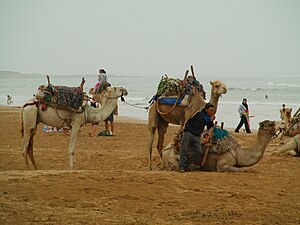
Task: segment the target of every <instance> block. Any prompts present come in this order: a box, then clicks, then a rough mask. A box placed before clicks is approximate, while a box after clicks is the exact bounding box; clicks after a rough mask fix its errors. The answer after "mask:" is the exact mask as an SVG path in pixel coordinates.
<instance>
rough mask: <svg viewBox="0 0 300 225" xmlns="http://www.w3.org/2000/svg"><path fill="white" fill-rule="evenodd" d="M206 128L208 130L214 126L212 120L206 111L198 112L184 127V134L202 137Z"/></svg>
mask: <svg viewBox="0 0 300 225" xmlns="http://www.w3.org/2000/svg"><path fill="white" fill-rule="evenodd" d="M205 126H206V127H207V129H209V128H211V127H213V126H214V124H213V122H212V121H211V118H210V117H209V116H208V115H207V113H206V112H205V110H204V109H203V110H201V111H198V112H197V113H196V114H195V115H194V116H193V117H192V118H190V119H189V120H188V121H187V122H186V124H185V127H184V132H190V133H191V134H193V135H195V136H197V137H200V135H201V134H202V132H203V130H204V128H205Z"/></svg>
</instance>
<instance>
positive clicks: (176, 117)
mask: <svg viewBox="0 0 300 225" xmlns="http://www.w3.org/2000/svg"><path fill="white" fill-rule="evenodd" d="M210 84H211V96H210V103H211V104H213V105H214V106H215V108H216V110H217V107H218V102H219V98H220V96H221V95H222V94H225V93H226V92H227V87H226V85H225V84H224V83H223V82H221V81H219V80H216V81H211V82H210ZM205 104H206V102H205V101H204V99H203V97H202V95H201V93H199V92H198V91H197V90H194V91H193V93H192V95H191V97H190V101H189V104H188V105H187V106H186V107H184V106H178V105H177V106H175V107H173V105H166V104H158V102H157V101H155V102H154V103H153V104H152V105H151V107H150V109H149V113H148V129H149V135H150V138H149V143H148V152H149V162H148V168H149V169H150V170H151V169H152V159H151V155H152V145H153V140H154V134H155V131H156V129H157V130H158V142H157V151H158V153H159V155H161V151H162V149H163V143H164V136H165V133H166V132H167V129H168V124H169V123H171V124H175V125H180V127H181V128H182V127H183V125H184V123H185V121H186V120H187V119H188V118H189V117H190V116H192V115H193V114H194V113H195V112H196V111H198V110H200V109H202V108H203V107H204V106H205Z"/></svg>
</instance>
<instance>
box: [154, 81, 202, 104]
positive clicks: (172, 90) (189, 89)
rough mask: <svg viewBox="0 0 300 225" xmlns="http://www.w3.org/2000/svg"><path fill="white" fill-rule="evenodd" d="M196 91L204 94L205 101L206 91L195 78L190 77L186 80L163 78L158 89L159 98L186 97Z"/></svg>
mask: <svg viewBox="0 0 300 225" xmlns="http://www.w3.org/2000/svg"><path fill="white" fill-rule="evenodd" d="M194 89H196V90H197V91H198V92H200V93H202V96H203V98H204V99H205V91H204V89H203V85H202V84H200V82H199V81H198V80H196V79H195V78H194V77H192V76H189V77H187V78H186V79H184V80H180V79H174V78H170V77H162V79H161V80H160V82H159V84H158V87H157V92H156V95H157V96H162V97H168V96H174V95H175V96H182V97H183V96H184V95H189V94H192V93H193V91H194Z"/></svg>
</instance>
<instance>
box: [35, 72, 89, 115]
mask: <svg viewBox="0 0 300 225" xmlns="http://www.w3.org/2000/svg"><path fill="white" fill-rule="evenodd" d="M47 78H48V86H47V87H46V86H45V85H41V86H39V88H38V93H37V94H36V98H37V99H38V100H39V102H41V103H43V104H45V105H47V106H50V107H53V108H57V109H63V110H69V111H76V112H82V108H83V107H84V106H85V105H86V104H87V101H88V99H89V97H88V96H87V94H86V93H85V92H83V84H84V82H85V80H84V78H83V79H82V82H81V84H80V86H79V87H66V86H53V85H52V84H50V81H49V77H48V76H47Z"/></svg>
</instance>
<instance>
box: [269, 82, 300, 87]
mask: <svg viewBox="0 0 300 225" xmlns="http://www.w3.org/2000/svg"><path fill="white" fill-rule="evenodd" d="M267 85H268V86H274V87H292V88H300V84H295V83H294V84H287V83H279V82H273V81H270V82H268V83H267Z"/></svg>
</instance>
